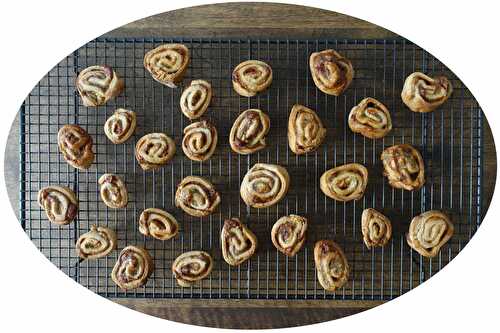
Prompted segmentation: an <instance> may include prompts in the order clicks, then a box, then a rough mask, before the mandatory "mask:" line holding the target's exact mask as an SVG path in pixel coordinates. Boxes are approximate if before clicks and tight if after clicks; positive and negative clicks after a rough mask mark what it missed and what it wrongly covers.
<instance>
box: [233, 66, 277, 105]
mask: <svg viewBox="0 0 500 333" xmlns="http://www.w3.org/2000/svg"><path fill="white" fill-rule="evenodd" d="M232 79H233V88H234V90H235V91H236V92H237V93H238V94H239V95H241V96H245V97H252V96H255V95H256V94H257V93H259V92H261V91H264V90H266V89H267V88H268V87H269V86H270V85H271V82H272V81H273V70H272V69H271V66H269V65H268V64H266V63H265V62H263V61H259V60H247V61H244V62H242V63H240V64H239V65H238V66H236V68H235V69H234V70H233V75H232Z"/></svg>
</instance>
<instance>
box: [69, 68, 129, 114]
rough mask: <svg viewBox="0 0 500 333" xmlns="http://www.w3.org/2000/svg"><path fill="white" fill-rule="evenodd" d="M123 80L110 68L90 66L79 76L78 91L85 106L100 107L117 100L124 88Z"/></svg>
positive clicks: (77, 81)
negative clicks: (113, 99) (111, 100)
mask: <svg viewBox="0 0 500 333" xmlns="http://www.w3.org/2000/svg"><path fill="white" fill-rule="evenodd" d="M124 86H125V85H124V83H123V80H122V79H120V77H119V76H118V74H116V72H115V71H114V70H113V69H112V68H111V67H109V66H90V67H87V68H85V69H84V70H83V71H81V72H80V74H78V77H77V78H76V89H77V90H78V93H79V94H80V97H81V98H82V102H83V105H85V106H99V105H103V104H105V103H106V102H107V101H108V100H110V99H111V98H115V97H116V96H118V95H119V94H121V92H122V91H123V88H124Z"/></svg>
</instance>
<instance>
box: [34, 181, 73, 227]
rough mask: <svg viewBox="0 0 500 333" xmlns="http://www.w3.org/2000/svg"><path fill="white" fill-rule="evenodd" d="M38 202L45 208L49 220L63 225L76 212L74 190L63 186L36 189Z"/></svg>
mask: <svg viewBox="0 0 500 333" xmlns="http://www.w3.org/2000/svg"><path fill="white" fill-rule="evenodd" d="M38 204H39V205H40V207H42V208H43V209H44V210H45V213H46V214H47V218H48V219H49V221H50V222H52V223H55V224H59V225H64V224H68V223H70V222H71V221H73V220H74V219H75V217H76V214H78V200H77V199H76V195H75V192H73V191H72V190H71V189H69V188H68V187H64V186H46V187H44V188H42V189H40V191H38Z"/></svg>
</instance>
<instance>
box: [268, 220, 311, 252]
mask: <svg viewBox="0 0 500 333" xmlns="http://www.w3.org/2000/svg"><path fill="white" fill-rule="evenodd" d="M306 231H307V219H306V218H305V217H302V216H298V215H293V214H291V215H288V216H283V217H281V218H280V219H279V220H278V221H276V223H275V224H274V226H273V229H272V230H271V241H272V242H273V244H274V246H275V247H276V248H277V249H278V251H280V252H281V253H283V254H285V255H287V256H289V257H293V256H294V255H295V254H296V253H297V252H299V251H300V249H301V248H302V245H304V242H305V240H306Z"/></svg>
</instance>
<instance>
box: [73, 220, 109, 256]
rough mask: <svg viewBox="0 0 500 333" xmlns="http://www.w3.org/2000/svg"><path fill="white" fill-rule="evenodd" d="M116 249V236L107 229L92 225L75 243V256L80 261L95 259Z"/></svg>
mask: <svg viewBox="0 0 500 333" xmlns="http://www.w3.org/2000/svg"><path fill="white" fill-rule="evenodd" d="M114 249H116V234H115V232H114V231H113V230H111V229H109V228H107V227H100V226H96V225H92V226H91V227H90V231H88V232H86V233H84V234H83V235H81V236H80V237H79V238H78V240H77V241H76V254H77V255H78V257H80V258H82V259H97V258H102V257H105V256H107V255H108V254H109V253H110V252H111V251H113V250H114Z"/></svg>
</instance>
